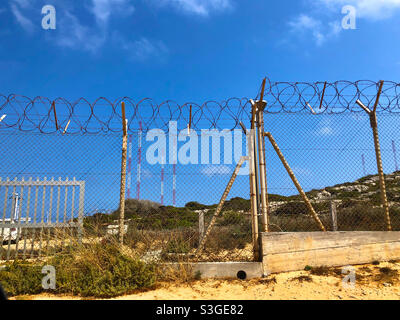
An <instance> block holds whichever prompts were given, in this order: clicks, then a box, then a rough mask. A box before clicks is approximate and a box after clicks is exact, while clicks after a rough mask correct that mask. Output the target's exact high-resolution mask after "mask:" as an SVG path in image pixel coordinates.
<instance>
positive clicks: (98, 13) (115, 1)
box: [90, 0, 135, 26]
mask: <svg viewBox="0 0 400 320" xmlns="http://www.w3.org/2000/svg"><path fill="white" fill-rule="evenodd" d="M91 2H92V6H91V8H90V11H91V12H92V13H93V15H94V16H95V17H96V22H97V23H98V24H99V25H101V26H107V24H108V22H109V19H110V16H111V15H113V14H118V15H119V16H121V15H125V16H128V15H131V14H132V13H133V12H134V11H135V8H134V7H133V6H132V5H131V3H130V1H129V0H91Z"/></svg>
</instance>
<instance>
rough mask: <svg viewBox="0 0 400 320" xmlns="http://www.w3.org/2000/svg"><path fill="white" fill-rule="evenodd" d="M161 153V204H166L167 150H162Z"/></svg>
mask: <svg viewBox="0 0 400 320" xmlns="http://www.w3.org/2000/svg"><path fill="white" fill-rule="evenodd" d="M161 152H162V155H161V205H164V157H165V151H164V150H162V151H161Z"/></svg>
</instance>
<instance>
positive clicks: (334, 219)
mask: <svg viewBox="0 0 400 320" xmlns="http://www.w3.org/2000/svg"><path fill="white" fill-rule="evenodd" d="M331 217H332V230H333V231H335V232H336V231H338V226H337V210H336V202H335V201H334V200H332V201H331Z"/></svg>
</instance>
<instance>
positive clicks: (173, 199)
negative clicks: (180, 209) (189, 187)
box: [172, 163, 176, 207]
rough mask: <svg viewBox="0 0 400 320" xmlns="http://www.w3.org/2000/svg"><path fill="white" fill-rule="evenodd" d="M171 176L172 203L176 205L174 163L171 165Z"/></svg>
mask: <svg viewBox="0 0 400 320" xmlns="http://www.w3.org/2000/svg"><path fill="white" fill-rule="evenodd" d="M172 168H173V169H172V170H173V176H172V205H173V206H174V207H176V164H175V163H174V164H173V165H172Z"/></svg>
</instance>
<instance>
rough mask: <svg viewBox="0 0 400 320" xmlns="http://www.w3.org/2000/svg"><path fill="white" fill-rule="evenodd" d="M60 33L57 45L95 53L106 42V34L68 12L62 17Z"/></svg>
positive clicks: (56, 40)
mask: <svg viewBox="0 0 400 320" xmlns="http://www.w3.org/2000/svg"><path fill="white" fill-rule="evenodd" d="M58 30H60V34H59V35H58V36H57V37H56V38H55V42H56V44H57V45H59V46H61V47H66V48H71V49H81V50H85V51H90V52H92V53H94V52H95V51H97V50H98V49H99V48H100V47H101V46H102V45H103V44H104V42H105V40H106V36H105V35H103V34H99V33H96V32H94V31H92V30H91V29H90V28H89V27H86V26H84V25H82V24H81V23H80V22H79V20H78V18H76V17H75V16H74V15H73V14H71V13H69V12H66V13H65V15H64V16H63V17H62V18H61V19H60V28H59V29H58Z"/></svg>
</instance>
